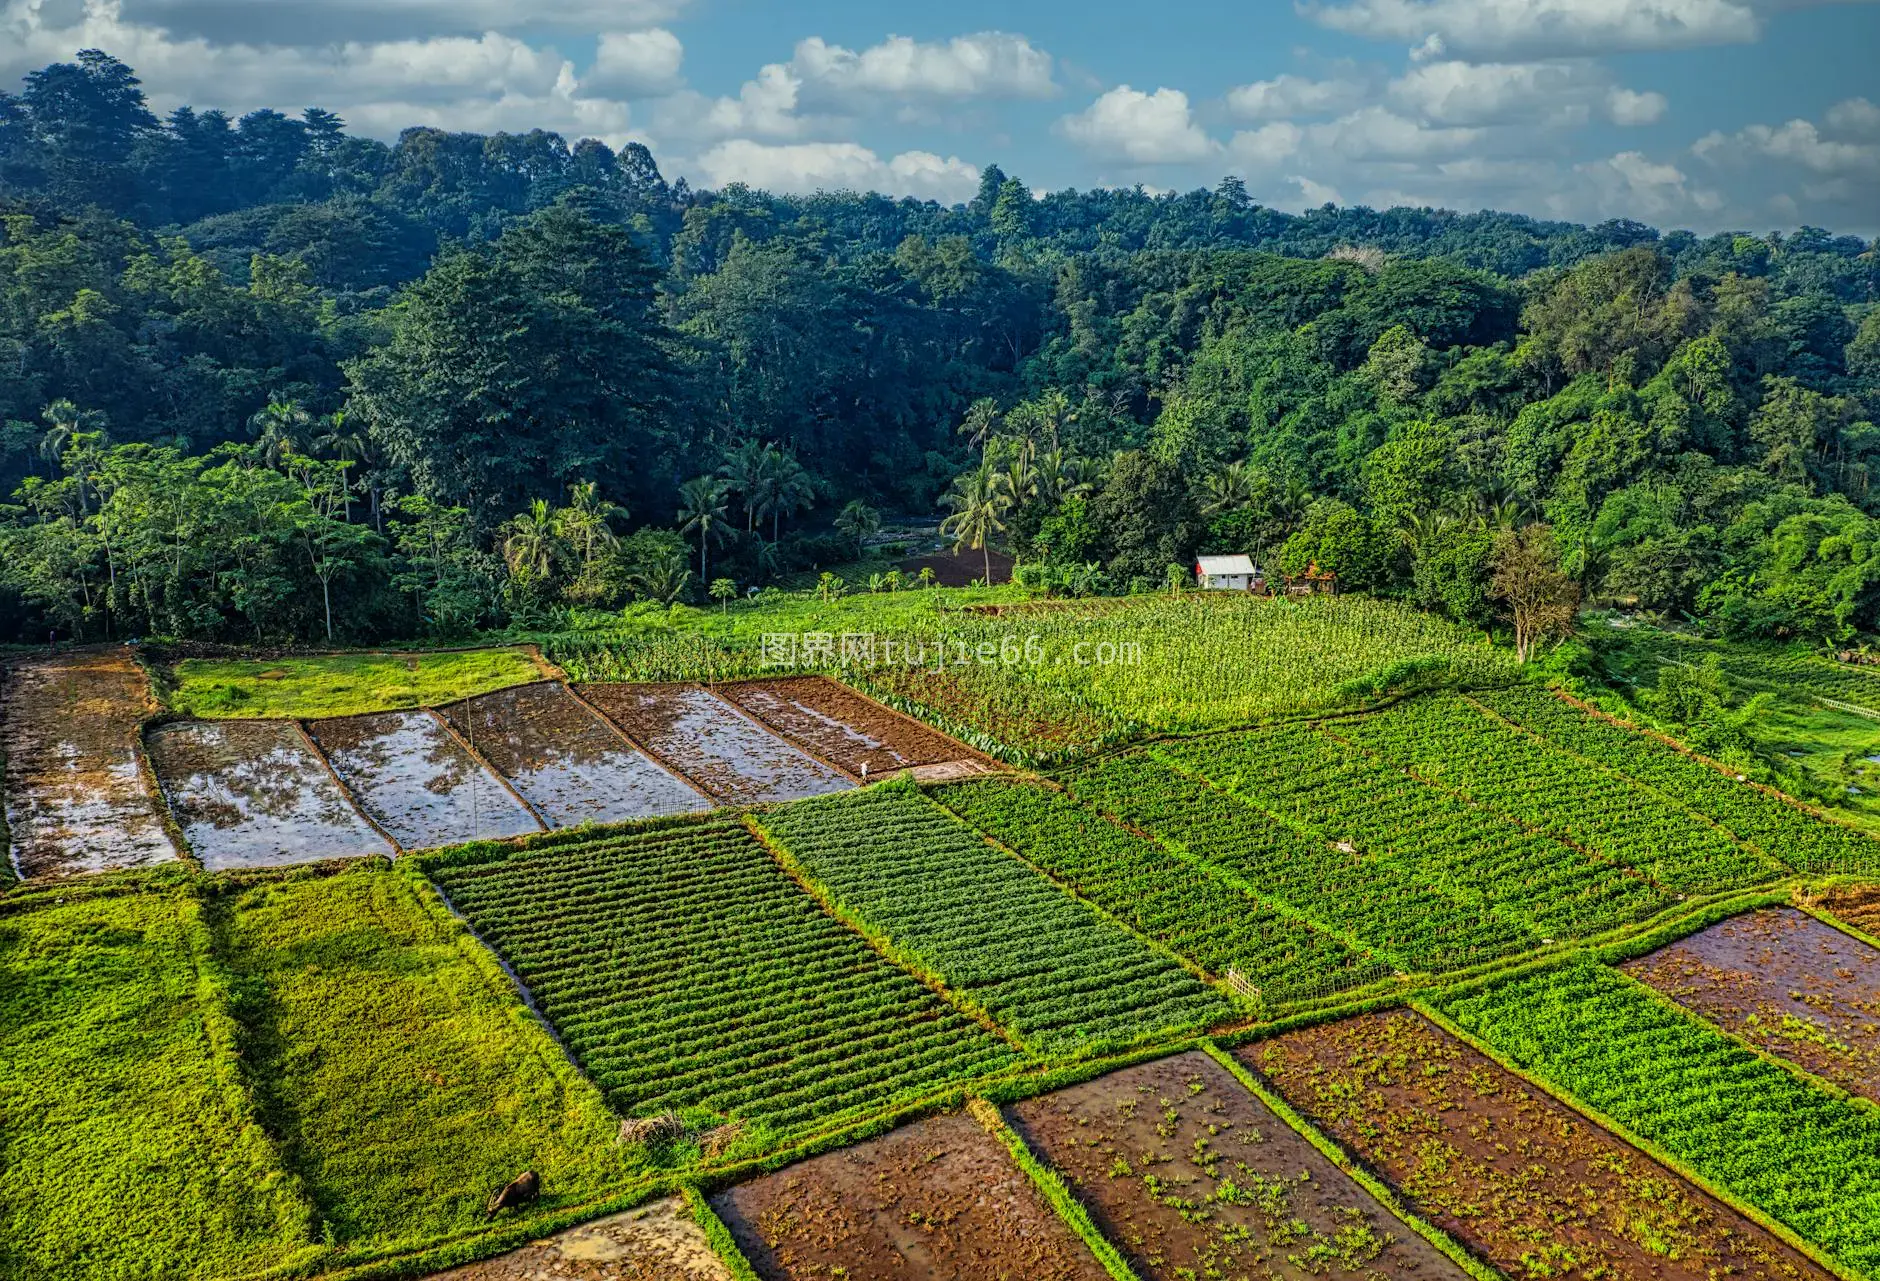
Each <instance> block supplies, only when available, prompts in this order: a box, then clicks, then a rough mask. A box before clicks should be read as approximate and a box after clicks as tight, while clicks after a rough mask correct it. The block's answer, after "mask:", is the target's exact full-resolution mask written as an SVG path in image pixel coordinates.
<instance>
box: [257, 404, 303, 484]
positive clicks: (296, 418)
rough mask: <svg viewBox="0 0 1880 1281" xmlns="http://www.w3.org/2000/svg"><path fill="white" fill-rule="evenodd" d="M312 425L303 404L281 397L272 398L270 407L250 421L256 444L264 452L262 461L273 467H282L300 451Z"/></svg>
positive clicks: (268, 405)
mask: <svg viewBox="0 0 1880 1281" xmlns="http://www.w3.org/2000/svg"><path fill="white" fill-rule="evenodd" d="M312 423H313V418H312V416H311V415H310V414H308V413H307V411H306V410H305V409H302V408H301V406H300V402H299V401H294V400H282V399H280V398H279V397H278V396H270V397H269V398H268V403H267V407H266V408H265V409H262V410H260V411H258V412H257V413H256V414H255V415H254V416H253V417H251V418H250V419H249V420H248V425H249V427H251V428H253V430H254V433H255V444H256V445H257V446H259V447H260V449H261V461H262V462H263V463H265V464H266V465H267V466H269V467H279V466H280V465H281V459H283V458H285V457H286V456H287V455H288V454H290V453H297V452H299V451H300V449H301V445H302V442H304V441H305V440H306V438H307V428H308V427H309V426H310V425H311V424H312Z"/></svg>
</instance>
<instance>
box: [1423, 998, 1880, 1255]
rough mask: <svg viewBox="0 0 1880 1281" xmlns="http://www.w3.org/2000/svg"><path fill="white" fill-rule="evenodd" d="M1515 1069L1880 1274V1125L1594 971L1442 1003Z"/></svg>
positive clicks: (1871, 1115)
mask: <svg viewBox="0 0 1880 1281" xmlns="http://www.w3.org/2000/svg"><path fill="white" fill-rule="evenodd" d="M1437 1004H1438V1008H1439V1009H1440V1010H1441V1011H1442V1012H1443V1013H1444V1014H1446V1015H1448V1016H1449V1017H1450V1018H1452V1019H1454V1020H1455V1021H1456V1023H1457V1024H1458V1025H1460V1026H1461V1027H1462V1028H1464V1029H1465V1030H1467V1031H1468V1032H1470V1033H1472V1034H1473V1035H1475V1036H1478V1037H1480V1038H1482V1040H1484V1041H1486V1042H1487V1043H1488V1044H1489V1045H1491V1046H1492V1047H1494V1048H1495V1049H1496V1050H1497V1051H1499V1052H1500V1053H1501V1054H1502V1055H1504V1056H1505V1057H1506V1058H1507V1059H1508V1060H1509V1061H1510V1062H1512V1063H1513V1064H1514V1065H1515V1066H1516V1067H1519V1068H1524V1069H1528V1070H1530V1071H1533V1072H1535V1073H1537V1074H1538V1075H1540V1076H1542V1077H1544V1078H1546V1079H1548V1080H1550V1081H1553V1082H1555V1083H1557V1084H1559V1085H1561V1086H1564V1087H1565V1088H1566V1089H1567V1090H1569V1091H1571V1092H1572V1093H1573V1094H1575V1095H1577V1096H1578V1097H1579V1098H1581V1099H1583V1100H1585V1101H1586V1102H1587V1103H1588V1104H1590V1105H1591V1106H1592V1107H1593V1108H1595V1109H1597V1110H1599V1111H1601V1112H1603V1113H1605V1114H1606V1115H1607V1116H1609V1117H1611V1118H1612V1119H1613V1120H1615V1121H1617V1122H1618V1123H1619V1124H1621V1125H1623V1126H1625V1127H1627V1128H1628V1129H1630V1130H1631V1131H1633V1132H1634V1133H1635V1134H1637V1135H1639V1136H1640V1137H1642V1138H1644V1139H1646V1140H1648V1141H1650V1142H1652V1143H1656V1144H1658V1145H1659V1146H1660V1147H1662V1148H1663V1149H1664V1150H1666V1151H1667V1152H1669V1153H1671V1155H1673V1156H1674V1157H1676V1158H1678V1159H1679V1160H1681V1161H1684V1162H1685V1163H1687V1164H1688V1165H1689V1166H1690V1168H1691V1169H1693V1170H1695V1171H1696V1172H1697V1173H1698V1174H1699V1175H1701V1176H1703V1177H1704V1178H1706V1179H1708V1180H1710V1181H1711V1182H1712V1183H1713V1184H1716V1185H1718V1186H1720V1187H1722V1188H1724V1189H1726V1190H1728V1191H1729V1192H1732V1193H1734V1194H1735V1195H1737V1196H1739V1197H1741V1198H1742V1199H1743V1200H1745V1201H1747V1202H1749V1203H1750V1204H1751V1205H1754V1206H1756V1207H1757V1208H1758V1209H1760V1210H1762V1211H1764V1212H1765V1213H1767V1214H1769V1215H1771V1216H1773V1217H1774V1218H1776V1219H1779V1220H1780V1221H1782V1222H1783V1223H1785V1224H1787V1225H1788V1226H1789V1227H1791V1228H1793V1229H1795V1230H1796V1231H1797V1232H1799V1233H1801V1234H1802V1235H1803V1236H1804V1237H1807V1238H1808V1239H1809V1240H1811V1241H1814V1242H1816V1243H1817V1244H1819V1245H1822V1246H1825V1247H1827V1248H1828V1249H1829V1250H1830V1251H1832V1252H1833V1253H1834V1254H1836V1255H1837V1256H1839V1257H1840V1258H1841V1259H1842V1260H1843V1261H1844V1262H1846V1263H1847V1264H1849V1265H1851V1266H1852V1267H1854V1268H1856V1269H1858V1270H1860V1271H1862V1272H1864V1273H1866V1274H1867V1275H1869V1276H1871V1275H1874V1274H1875V1272H1876V1270H1880V1114H1876V1113H1875V1111H1874V1110H1873V1109H1872V1108H1868V1107H1863V1106H1857V1105H1855V1104H1853V1103H1850V1102H1848V1101H1846V1100H1845V1099H1841V1098H1836V1097H1834V1096H1832V1095H1830V1094H1829V1093H1828V1092H1827V1091H1826V1090H1824V1089H1821V1088H1819V1087H1818V1086H1816V1085H1815V1084H1813V1083H1812V1082H1811V1081H1809V1080H1806V1079H1803V1078H1802V1077H1801V1076H1800V1075H1798V1074H1797V1073H1794V1072H1791V1071H1789V1070H1788V1069H1786V1068H1784V1067H1781V1066H1778V1065H1777V1064H1775V1063H1772V1062H1770V1061H1769V1060H1767V1059H1765V1058H1762V1057H1761V1056H1759V1055H1758V1054H1756V1053H1755V1052H1754V1051H1752V1050H1750V1049H1749V1048H1748V1047H1747V1046H1745V1045H1743V1044H1742V1043H1741V1042H1739V1041H1736V1040H1734V1039H1732V1038H1731V1037H1728V1036H1726V1035H1724V1034H1723V1033H1722V1032H1721V1031H1719V1030H1718V1029H1717V1028H1715V1027H1713V1026H1712V1025H1710V1024H1709V1023H1706V1022H1704V1021H1703V1020H1702V1019H1699V1018H1697V1017H1696V1016H1694V1015H1692V1014H1689V1013H1687V1012H1685V1011H1683V1010H1681V1009H1678V1008H1677V1007H1675V1006H1673V1005H1671V1004H1670V1003H1669V1002H1667V1001H1665V1000H1663V999H1662V998H1660V997H1658V996H1657V995H1656V994H1655V993H1653V992H1652V991H1651V989H1649V988H1647V987H1645V986H1644V985H1643V984H1641V983H1638V982H1635V981H1633V980H1632V979H1630V978H1627V977H1626V976H1624V975H1622V974H1618V973H1616V972H1614V971H1612V970H1609V969H1606V968H1605V967H1603V966H1600V965H1596V964H1594V963H1592V962H1590V961H1589V962H1583V963H1579V964H1575V965H1572V966H1568V967H1566V968H1563V969H1555V970H1548V971H1543V972H1541V973H1537V974H1530V975H1526V976H1523V977H1520V978H1516V979H1512V980H1509V981H1507V982H1504V983H1501V984H1497V985H1494V986H1491V987H1489V988H1487V989H1486V990H1484V991H1479V992H1474V993H1470V994H1466V995H1461V996H1457V997H1452V998H1449V999H1447V1000H1442V1001H1439V1002H1438V1003H1437Z"/></svg>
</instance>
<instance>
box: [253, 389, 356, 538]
mask: <svg viewBox="0 0 1880 1281" xmlns="http://www.w3.org/2000/svg"><path fill="white" fill-rule="evenodd" d="M263 412H264V413H265V412H266V411H265V410H264V411H263ZM313 447H314V448H315V449H317V450H319V451H320V452H321V453H323V454H327V455H329V456H331V457H333V458H336V459H338V460H339V461H340V462H342V463H345V464H346V465H347V466H348V467H357V466H359V465H360V464H362V463H368V462H371V461H372V438H371V437H370V436H368V435H366V434H365V432H363V431H361V430H360V429H359V428H357V427H352V428H348V427H347V426H346V411H345V410H343V409H339V410H335V411H334V412H333V414H332V416H331V417H329V418H328V419H326V430H325V431H324V432H322V433H320V435H318V436H316V437H314V440H313ZM341 507H342V509H343V510H344V512H345V519H346V523H347V524H351V523H352V486H351V485H348V486H347V487H346V495H345V501H344V502H343V503H342V504H341ZM372 509H373V515H374V517H375V518H376V517H377V514H378V499H377V491H376V487H375V489H374V494H373V503H372Z"/></svg>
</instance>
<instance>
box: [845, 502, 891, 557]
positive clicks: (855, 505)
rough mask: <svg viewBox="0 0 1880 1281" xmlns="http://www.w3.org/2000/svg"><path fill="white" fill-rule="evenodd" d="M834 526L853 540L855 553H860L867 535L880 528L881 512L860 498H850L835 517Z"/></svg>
mask: <svg viewBox="0 0 1880 1281" xmlns="http://www.w3.org/2000/svg"><path fill="white" fill-rule="evenodd" d="M836 528H837V529H839V530H841V531H842V532H843V533H845V534H847V535H848V536H849V537H850V538H853V539H854V540H855V554H856V555H857V556H860V555H861V554H862V545H863V543H864V542H866V541H867V539H868V536H869V535H870V534H872V533H874V532H875V531H876V530H878V529H880V528H881V513H880V512H878V511H876V510H875V509H874V508H873V507H870V506H869V505H868V504H867V503H865V502H863V501H862V500H861V499H859V498H856V499H851V500H850V502H849V505H848V506H847V507H844V508H843V509H842V513H841V514H840V515H839V516H837V517H836Z"/></svg>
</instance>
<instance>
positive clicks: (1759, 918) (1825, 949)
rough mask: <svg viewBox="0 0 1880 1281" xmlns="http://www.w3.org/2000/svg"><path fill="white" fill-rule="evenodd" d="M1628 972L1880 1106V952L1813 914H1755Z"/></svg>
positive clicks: (1633, 963)
mask: <svg viewBox="0 0 1880 1281" xmlns="http://www.w3.org/2000/svg"><path fill="white" fill-rule="evenodd" d="M1620 968H1621V969H1623V970H1624V971H1625V972H1626V973H1628V974H1630V975H1631V976H1632V977H1633V978H1636V979H1640V980H1642V981H1644V982H1646V983H1649V984H1651V985H1652V986H1653V987H1655V988H1657V989H1658V990H1659V991H1660V992H1663V993H1664V994H1665V995H1666V996H1668V997H1670V998H1671V999H1672V1000H1674V1001H1676V1002H1677V1003H1678V1004H1679V1005H1682V1006H1683V1007H1684V1008H1686V1009H1687V1010H1690V1011H1692V1012H1693V1013H1695V1014H1698V1015H1701V1016H1702V1017H1704V1018H1706V1019H1709V1020H1710V1021H1711V1022H1712V1023H1715V1024H1717V1025H1718V1026H1720V1027H1722V1028H1724V1029H1726V1030H1727V1031H1730V1032H1734V1033H1735V1034H1736V1035H1738V1036H1740V1037H1742V1038H1743V1039H1744V1040H1746V1041H1749V1042H1750V1043H1751V1044H1753V1045H1757V1046H1760V1047H1761V1048H1762V1049H1764V1050H1766V1051H1768V1052H1769V1053H1770V1054H1773V1055H1776V1056H1777V1057H1779V1058H1785V1059H1787V1060H1789V1061H1790V1062H1792V1063H1796V1064H1799V1065H1800V1066H1802V1067H1805V1068H1807V1069H1808V1070H1809V1071H1810V1072H1813V1073H1815V1074H1816V1075H1818V1076H1822V1077H1826V1078H1827V1079H1828V1080H1830V1081H1833V1082H1834V1083H1835V1084H1836V1085H1839V1086H1840V1087H1841V1088H1842V1089H1844V1090H1847V1091H1849V1092H1850V1093H1853V1094H1861V1095H1865V1096H1866V1097H1867V1098H1870V1099H1873V1100H1875V1101H1880V951H1876V950H1875V949H1873V948H1871V947H1869V946H1867V945H1866V944H1865V943H1862V942H1860V941H1859V940H1858V939H1854V938H1850V937H1848V936H1847V935H1845V934H1843V933H1841V932H1840V931H1839V930H1837V929H1833V928H1831V927H1829V926H1826V925H1823V924H1822V923H1821V922H1820V921H1817V920H1816V919H1815V918H1814V917H1812V916H1809V915H1808V914H1807V913H1806V912H1798V911H1796V910H1795V909H1794V908H1788V907H1779V908H1772V909H1770V910H1768V911H1762V912H1748V913H1745V914H1744V915H1742V916H1738V917H1733V918H1731V919H1730V920H1727V921H1722V922H1720V923H1718V924H1716V925H1713V926H1711V927H1710V928H1709V929H1707V930H1704V931H1703V932H1702V933H1699V934H1693V935H1692V936H1691V937H1690V938H1687V939H1684V940H1683V941H1681V942H1678V943H1673V944H1672V945H1671V946H1669V947H1664V948H1660V949H1659V950H1658V951H1656V952H1653V953H1652V954H1651V955H1650V956H1645V957H1640V958H1639V959H1638V960H1635V961H1630V962H1627V963H1626V964H1625V965H1623V966H1621V967H1620Z"/></svg>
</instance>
